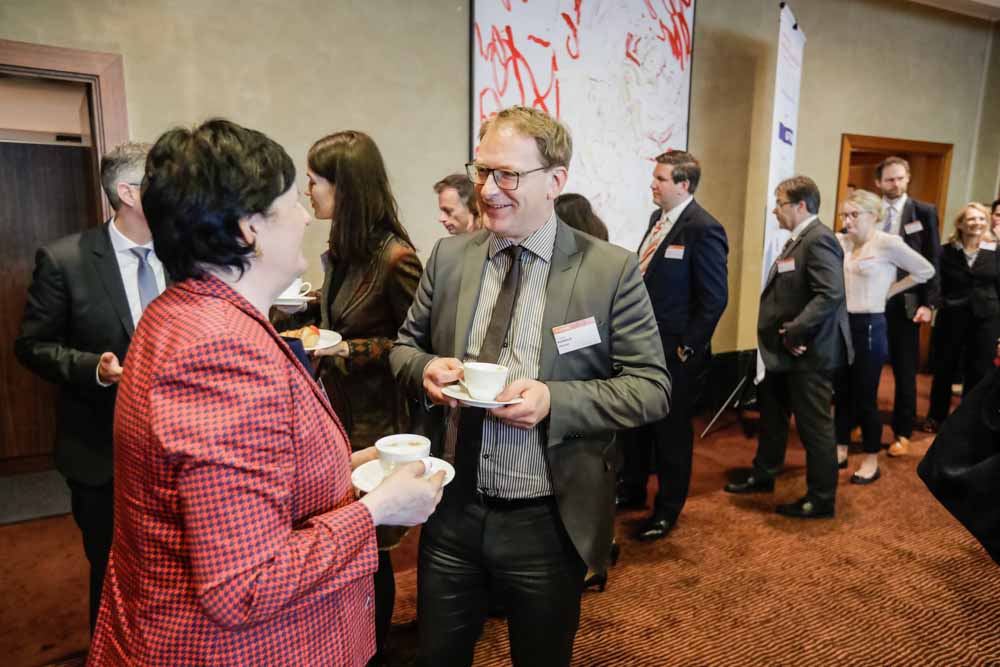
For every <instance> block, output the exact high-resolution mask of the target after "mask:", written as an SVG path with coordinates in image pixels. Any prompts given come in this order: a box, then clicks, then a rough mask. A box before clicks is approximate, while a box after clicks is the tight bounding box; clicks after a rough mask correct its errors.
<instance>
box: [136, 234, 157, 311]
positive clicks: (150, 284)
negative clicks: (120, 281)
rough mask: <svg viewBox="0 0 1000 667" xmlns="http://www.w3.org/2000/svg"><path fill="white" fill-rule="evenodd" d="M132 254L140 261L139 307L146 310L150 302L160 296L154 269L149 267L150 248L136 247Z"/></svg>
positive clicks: (138, 276)
mask: <svg viewBox="0 0 1000 667" xmlns="http://www.w3.org/2000/svg"><path fill="white" fill-rule="evenodd" d="M131 250H132V254H133V255H135V256H136V257H137V258H138V259H139V271H138V273H137V274H136V281H137V282H138V283H139V306H140V307H141V308H142V310H146V306H148V305H149V302H150V301H152V300H153V299H155V298H156V297H157V296H159V294H160V291H159V290H158V289H157V288H156V277H155V276H154V275H153V267H152V266H150V265H149V253H150V249H149V248H140V247H139V246H136V247H134V248H131Z"/></svg>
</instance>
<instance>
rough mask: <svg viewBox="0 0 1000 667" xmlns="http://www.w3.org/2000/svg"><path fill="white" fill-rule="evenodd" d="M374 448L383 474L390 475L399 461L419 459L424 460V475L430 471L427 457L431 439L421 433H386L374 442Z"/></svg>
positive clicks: (429, 451) (429, 461)
mask: <svg viewBox="0 0 1000 667" xmlns="http://www.w3.org/2000/svg"><path fill="white" fill-rule="evenodd" d="M375 450H376V451H378V462H379V465H381V466H382V473H383V474H384V475H390V474H391V473H392V471H393V470H395V469H396V466H398V465H399V464H400V463H408V462H410V461H421V460H422V461H423V462H424V474H425V476H426V475H427V474H429V473H430V470H431V460H430V458H428V457H429V456H430V453H431V441H430V440H429V439H428V438H425V437H424V436H422V435H415V434H413V433H397V434H396V435H387V436H385V437H384V438H379V439H378V440H377V441H376V442H375Z"/></svg>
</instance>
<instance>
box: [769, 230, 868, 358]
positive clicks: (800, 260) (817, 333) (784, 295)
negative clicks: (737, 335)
mask: <svg viewBox="0 0 1000 667" xmlns="http://www.w3.org/2000/svg"><path fill="white" fill-rule="evenodd" d="M783 259H792V260H794V261H795V270H794V271H787V272H785V273H781V272H780V271H779V270H778V269H777V263H778V261H779V260H783ZM779 329H786V331H787V332H786V334H785V336H786V337H787V338H788V339H789V341H790V342H792V343H794V344H795V345H805V346H806V348H807V349H806V352H805V354H803V355H802V356H800V357H793V356H792V355H791V354H790V353H789V352H788V351H787V350H786V349H785V346H784V345H783V344H782V340H781V335H780V334H779V333H778V330H779ZM757 344H758V347H759V349H760V354H761V356H762V357H763V359H764V366H765V368H767V370H768V371H773V372H802V371H819V370H832V369H834V368H837V367H838V366H843V365H845V364H849V363H850V362H851V360H852V359H853V357H854V350H853V348H852V347H851V332H850V327H849V326H848V323H847V299H846V294H845V292H844V251H843V249H842V248H841V247H840V242H839V241H837V237H836V236H835V235H834V233H833V232H832V231H831V230H830V229H829V228H828V227H827V226H826V225H824V224H823V223H822V222H821V221H820V220H819V219H818V218H817V219H816V220H813V222H811V223H810V224H809V226H808V227H807V228H806V229H805V231H803V232H802V233H801V234H800V235H799V237H798V238H797V239H795V241H794V242H793V243H792V245H791V246H790V247H789V248H788V249H787V250H785V252H783V253H782V254H781V255H780V256H779V257H778V260H775V268H773V269H772V270H771V273H770V274H769V279H768V282H767V284H766V285H765V286H764V291H763V292H762V293H761V295H760V312H759V314H758V316H757Z"/></svg>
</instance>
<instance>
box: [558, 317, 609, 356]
mask: <svg viewBox="0 0 1000 667" xmlns="http://www.w3.org/2000/svg"><path fill="white" fill-rule="evenodd" d="M552 335H553V336H555V338H556V348H557V349H558V350H559V354H566V353H567V352H573V351H575V350H579V349H582V348H585V347H590V346H591V345H597V344H598V343H600V342H601V334H600V332H599V331H598V330H597V320H595V319H594V316H593V315H591V316H590V317H586V318H584V319H582V320H577V321H576V322H567V323H566V324H562V325H560V326H558V327H552Z"/></svg>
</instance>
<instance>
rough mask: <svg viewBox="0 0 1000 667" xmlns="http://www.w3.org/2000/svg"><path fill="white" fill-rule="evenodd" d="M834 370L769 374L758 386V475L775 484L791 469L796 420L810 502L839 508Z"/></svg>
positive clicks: (756, 467)
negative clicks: (788, 459) (790, 438)
mask: <svg viewBox="0 0 1000 667" xmlns="http://www.w3.org/2000/svg"><path fill="white" fill-rule="evenodd" d="M832 378H833V371H812V372H803V373H772V372H771V371H768V372H767V375H765V376H764V380H763V381H762V382H761V383H760V384H759V385H758V386H757V401H758V403H759V404H760V434H759V435H758V436H757V456H756V457H754V461H753V469H754V476H755V477H757V478H758V479H773V478H774V477H775V475H777V474H778V473H779V472H781V469H782V468H783V467H784V465H785V450H786V448H787V446H788V423H789V418H790V415H792V414H794V415H795V425H796V427H797V428H798V431H799V436H800V437H801V439H802V445H803V447H805V450H806V488H807V491H806V497H807V498H809V499H810V500H813V501H817V502H819V503H823V504H829V505H833V503H834V500H835V499H836V495H837V472H838V469H837V445H836V442H835V441H834V436H833V416H832V415H831V414H830V400H831V398H832V397H833V379H832Z"/></svg>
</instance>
